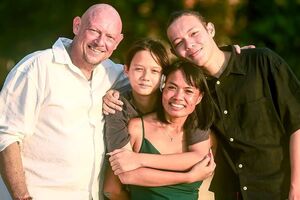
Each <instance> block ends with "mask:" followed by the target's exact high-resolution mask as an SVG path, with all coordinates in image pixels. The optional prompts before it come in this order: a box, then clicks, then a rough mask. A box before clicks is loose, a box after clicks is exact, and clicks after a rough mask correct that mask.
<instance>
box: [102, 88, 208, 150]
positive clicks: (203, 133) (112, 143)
mask: <svg viewBox="0 0 300 200" xmlns="http://www.w3.org/2000/svg"><path fill="white" fill-rule="evenodd" d="M120 99H121V101H122V102H123V109H122V111H116V113H115V114H110V115H107V116H105V142H106V148H107V151H108V152H111V151H113V150H115V149H119V148H122V147H124V146H125V145H126V144H127V143H128V142H129V141H130V135H129V133H128V127H127V126H128V123H129V120H130V119H131V118H134V117H138V116H141V114H142V113H141V112H139V111H138V109H137V108H136V106H135V105H134V101H133V96H132V93H131V92H130V91H128V92H126V93H124V94H122V95H121V97H120ZM208 137H209V131H207V130H200V129H196V130H194V131H191V133H189V134H187V136H186V141H187V145H192V144H195V143H198V142H201V141H204V140H207V139H208Z"/></svg>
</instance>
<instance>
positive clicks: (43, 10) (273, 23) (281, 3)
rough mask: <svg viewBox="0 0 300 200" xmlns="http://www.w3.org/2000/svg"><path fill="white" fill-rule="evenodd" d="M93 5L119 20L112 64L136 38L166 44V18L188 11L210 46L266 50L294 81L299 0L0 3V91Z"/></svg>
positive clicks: (299, 45)
mask: <svg viewBox="0 0 300 200" xmlns="http://www.w3.org/2000/svg"><path fill="white" fill-rule="evenodd" d="M95 3H109V4H111V5H113V6H114V7H115V8H116V9H117V10H118V11H119V13H120V15H121V17H122V19H123V27H124V28H123V33H124V35H125V39H124V40H123V41H122V43H121V44H120V46H119V48H118V50H117V51H116V52H115V53H114V54H113V56H112V59H113V60H115V61H116V62H121V63H122V62H123V60H124V55H125V54H126V50H127V49H128V47H129V46H130V44H131V43H132V42H133V41H134V40H136V39H139V38H141V37H146V36H150V37H154V38H156V39H160V40H162V41H164V42H165V44H166V45H167V42H166V36H165V29H166V25H165V24H166V22H167V19H168V16H169V14H170V13H171V12H172V11H175V10H181V9H193V10H197V11H199V12H200V13H202V14H203V15H204V16H205V17H206V19H207V20H209V21H212V22H214V24H215V27H216V37H215V38H216V41H217V43H218V44H219V45H225V44H239V45H241V46H242V45H246V44H255V45H256V46H257V47H262V46H266V47H268V48H271V49H273V50H274V51H276V52H277V53H278V54H280V55H281V56H282V57H283V58H284V59H285V60H286V61H287V62H288V63H289V64H290V66H291V67H292V69H293V71H294V72H295V73H296V75H297V76H298V77H300V56H299V55H300V36H299V33H300V0H263V1H261V0H106V1H93V0H19V1H12V0H1V1H0V16H1V21H0V88H1V86H2V84H3V81H4V79H5V77H6V75H7V73H8V71H9V70H10V69H11V67H12V66H14V65H15V64H16V63H17V62H18V61H19V60H20V59H21V58H22V57H24V56H25V55H27V54H28V53H31V52H33V51H36V50H40V49H45V48H49V47H51V46H52V44H53V43H54V41H55V40H56V39H57V37H60V36H62V37H69V38H72V37H73V34H72V19H73V17H74V16H77V15H81V14H82V13H83V12H84V11H85V10H86V9H87V8H88V7H89V6H91V5H92V4H95Z"/></svg>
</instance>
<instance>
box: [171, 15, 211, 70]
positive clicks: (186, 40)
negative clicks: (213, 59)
mask: <svg viewBox="0 0 300 200" xmlns="http://www.w3.org/2000/svg"><path fill="white" fill-rule="evenodd" d="M167 35H168V38H169V40H170V42H171V45H172V48H173V50H174V53H175V54H176V55H177V56H179V57H183V58H185V59H187V60H190V61H192V62H193V63H195V64H196V65H198V66H205V65H206V64H207V62H208V61H209V58H210V56H211V53H212V48H213V42H214V40H213V36H214V29H213V25H212V24H211V23H208V24H207V25H205V26H204V25H203V24H202V22H201V21H200V20H199V19H198V18H197V17H195V16H193V15H183V16H181V17H179V18H178V19H176V20H175V21H174V22H173V23H172V24H171V25H170V26H169V27H168V29H167Z"/></svg>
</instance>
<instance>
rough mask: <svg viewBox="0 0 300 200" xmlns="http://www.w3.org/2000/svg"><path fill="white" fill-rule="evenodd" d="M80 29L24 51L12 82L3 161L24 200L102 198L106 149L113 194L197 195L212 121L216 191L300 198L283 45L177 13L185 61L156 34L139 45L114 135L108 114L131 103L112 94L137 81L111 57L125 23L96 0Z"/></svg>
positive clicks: (299, 93) (178, 47)
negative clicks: (276, 48)
mask: <svg viewBox="0 0 300 200" xmlns="http://www.w3.org/2000/svg"><path fill="white" fill-rule="evenodd" d="M73 33H74V35H75V36H74V38H73V40H69V39H66V38H59V39H58V40H57V42H56V43H55V44H54V45H53V47H52V49H48V50H44V51H39V52H35V53H33V54H30V55H28V56H26V57H25V58H24V59H23V60H21V61H20V62H19V63H18V64H17V65H16V66H15V67H14V68H13V69H12V71H11V72H10V73H9V75H8V77H7V79H6V81H5V84H4V86H3V89H2V91H1V96H0V170H1V176H2V178H3V180H4V182H5V183H6V186H7V188H8V190H9V192H10V195H11V197H12V199H16V200H29V199H32V198H33V199H41V200H47V199H49V200H50V199H54V198H55V199H82V200H83V199H85V200H86V199H93V200H97V199H102V198H103V197H102V191H101V189H102V183H103V181H104V172H103V170H101V169H104V167H102V166H103V162H104V160H105V146H106V147H107V149H108V152H109V155H110V158H109V160H110V164H111V168H110V167H107V168H108V170H107V171H106V176H105V177H106V178H105V184H104V191H105V194H106V196H107V197H108V198H111V199H113V198H119V199H125V198H131V199H141V198H142V199H166V198H169V199H179V198H181V199H197V198H198V192H197V189H198V187H199V185H200V182H199V181H201V180H203V179H205V178H206V177H208V176H209V175H211V174H212V172H213V171H214V168H215V163H214V158H213V156H212V154H211V153H210V151H209V149H210V146H211V142H210V141H209V138H210V137H209V133H210V130H211V131H212V132H213V133H214V135H215V136H216V138H217V141H218V142H217V143H218V145H217V153H216V164H217V167H216V171H215V174H214V179H213V182H212V189H213V191H214V192H215V198H216V199H244V200H248V199H271V198H272V199H287V198H289V199H290V200H292V199H300V191H299V189H298V188H299V185H300V174H299V173H300V172H299V170H300V167H299V165H300V163H299V162H300V161H299V158H300V155H299V154H300V150H299V148H300V145H299V143H300V141H299V140H300V139H299V137H300V133H299V132H300V130H299V129H300V106H299V104H300V84H299V81H298V80H297V78H296V77H295V75H294V74H293V73H292V72H291V70H290V68H289V67H288V65H287V64H286V63H285V61H284V60H283V59H282V58H280V57H279V56H278V55H276V54H275V53H274V52H272V51H271V50H268V49H266V48H255V49H247V50H243V51H242V52H241V53H240V54H237V53H236V50H235V49H234V48H231V47H227V48H224V49H220V48H219V47H218V46H217V45H216V43H215V41H214V39H213V37H214V34H215V29H214V26H213V24H212V23H210V22H205V21H204V19H203V18H202V17H201V15H199V13H197V12H194V11H180V12H175V13H174V14H173V15H172V16H171V18H170V21H169V24H168V26H167V35H168V39H169V41H170V44H171V47H172V52H173V53H174V54H175V55H176V56H178V57H179V60H178V61H174V62H172V63H171V64H169V59H168V57H167V53H166V51H165V49H164V47H163V46H161V44H160V43H159V42H157V41H154V40H151V39H148V40H142V41H139V42H137V43H136V44H135V45H133V47H132V49H131V50H130V51H129V52H130V53H129V55H128V57H127V59H128V61H127V62H126V64H125V68H124V69H125V73H126V75H127V76H128V79H129V82H130V85H131V88H132V89H131V91H130V92H127V93H126V94H124V97H122V100H123V103H124V107H123V109H124V110H123V111H117V113H116V114H114V115H108V116H107V117H106V120H107V124H106V126H105V127H106V132H105V136H104V135H103V127H104V121H103V120H102V114H101V112H100V111H101V109H102V108H103V107H104V108H106V112H108V111H109V110H110V109H108V107H109V106H111V104H112V103H113V102H117V105H118V104H120V102H119V101H118V100H116V99H113V98H112V97H115V96H118V94H114V95H113V96H111V97H110V98H111V99H113V100H112V102H111V103H109V102H107V105H106V104H103V105H102V97H103V96H104V95H105V93H106V92H107V91H108V90H109V89H111V88H123V87H124V86H125V85H127V84H128V80H127V78H126V77H125V76H124V74H123V68H122V66H121V65H118V64H115V63H113V62H112V61H111V60H109V57H110V56H111V54H112V52H113V51H114V50H115V49H116V48H117V46H118V44H119V43H120V42H121V40H122V39H123V35H122V22H121V19H120V16H119V14H118V12H117V11H116V10H115V9H114V8H113V7H111V6H110V5H107V4H96V5H93V6H92V7H90V8H89V9H88V10H87V11H86V12H85V13H84V14H83V15H82V17H75V18H74V20H73ZM162 74H164V76H163V77H165V78H164V79H162V81H160V80H161V77H162ZM160 86H161V87H160ZM159 88H161V91H162V92H160V90H159ZM115 106H116V105H113V106H112V108H115ZM99 110H100V111H99ZM118 120H119V122H118ZM127 124H128V128H127ZM104 137H105V141H104V139H103V138H104ZM134 152H136V153H134ZM113 171H114V174H115V175H117V176H114V175H113V173H112V172H113ZM121 183H125V184H129V186H128V187H126V186H122V185H121ZM124 187H126V188H125V189H124ZM99 189H100V191H99ZM128 191H129V192H130V196H129V193H128ZM114 195H115V196H114ZM118 195H120V196H119V197H118ZM200 199H201V196H200Z"/></svg>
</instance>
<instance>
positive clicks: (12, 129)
mask: <svg viewBox="0 0 300 200" xmlns="http://www.w3.org/2000/svg"><path fill="white" fill-rule="evenodd" d="M73 33H74V35H75V36H74V38H73V40H70V39H67V38H59V39H58V40H57V41H56V42H55V43H54V45H53V46H52V48H51V49H47V50H43V51H37V52H34V53H32V54H30V55H27V56H26V57H25V58H23V59H22V60H21V61H20V62H19V63H18V64H17V65H16V66H15V67H14V68H13V69H12V70H11V72H10V73H9V74H8V76H7V78H6V81H5V84H4V86H3V89H2V91H1V94H0V151H1V152H0V170H1V175H2V178H3V180H4V182H5V184H6V186H7V189H8V191H9V193H10V196H11V198H12V199H13V200H30V199H34V200H53V199H59V200H68V199H70V200H71V199H72V200H90V199H93V200H98V199H102V197H99V194H100V193H101V192H99V184H101V181H102V180H101V179H102V177H101V174H100V171H101V163H103V158H104V150H105V148H104V144H103V135H102V130H103V120H102V116H101V112H100V111H101V109H102V96H103V95H104V94H105V92H106V91H107V90H108V89H110V88H111V87H112V86H113V85H114V84H119V85H123V84H125V82H126V81H124V80H125V79H124V77H123V73H122V71H123V70H122V66H121V65H118V64H115V63H113V62H112V61H111V60H109V57H110V56H111V54H112V53H113V51H114V50H115V49H116V48H117V46H118V44H119V43H120V41H121V40H122V39H123V35H122V21H121V18H120V16H119V14H118V12H117V11H116V10H115V9H114V8H113V7H112V6H110V5H107V4H96V5H93V6H92V7H90V8H89V9H88V10H87V11H86V12H85V13H84V14H83V15H82V17H75V18H74V20H73ZM0 191H3V190H0ZM0 197H1V199H2V198H4V194H0ZM3 200H5V199H3Z"/></svg>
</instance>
